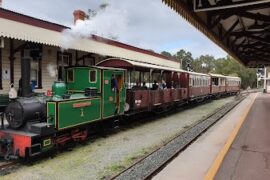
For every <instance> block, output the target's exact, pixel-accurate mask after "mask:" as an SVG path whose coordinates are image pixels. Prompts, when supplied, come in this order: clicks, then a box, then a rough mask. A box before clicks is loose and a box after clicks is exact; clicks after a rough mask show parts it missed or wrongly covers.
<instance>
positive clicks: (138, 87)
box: [132, 81, 141, 90]
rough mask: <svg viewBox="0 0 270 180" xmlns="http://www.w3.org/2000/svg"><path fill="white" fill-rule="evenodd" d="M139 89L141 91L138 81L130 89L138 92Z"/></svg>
mask: <svg viewBox="0 0 270 180" xmlns="http://www.w3.org/2000/svg"><path fill="white" fill-rule="evenodd" d="M139 89H141V85H140V83H139V81H136V85H135V86H133V87H132V90H139Z"/></svg>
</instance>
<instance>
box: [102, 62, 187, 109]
mask: <svg viewBox="0 0 270 180" xmlns="http://www.w3.org/2000/svg"><path fill="white" fill-rule="evenodd" d="M98 65H99V66H105V67H118V68H123V69H126V70H127V76H126V86H127V98H126V103H127V107H128V108H127V109H126V110H127V111H129V112H138V111H151V110H153V109H156V108H160V107H167V106H170V105H177V104H181V103H184V102H187V100H188V82H189V81H188V77H189V76H188V72H187V71H183V70H180V69H176V68H170V67H166V66H159V65H153V64H149V63H143V62H137V61H131V60H126V59H117V58H110V59H107V60H104V61H102V62H100V63H99V64H98Z"/></svg>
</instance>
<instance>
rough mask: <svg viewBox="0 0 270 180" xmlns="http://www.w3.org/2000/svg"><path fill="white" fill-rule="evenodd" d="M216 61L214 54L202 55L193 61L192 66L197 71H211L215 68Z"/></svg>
mask: <svg viewBox="0 0 270 180" xmlns="http://www.w3.org/2000/svg"><path fill="white" fill-rule="evenodd" d="M215 61H216V60H215V58H214V56H211V55H202V56H200V57H199V58H196V59H195V60H194V61H193V63H192V66H193V69H194V71H195V72H200V73H210V72H213V71H214V70H215V66H216V64H215Z"/></svg>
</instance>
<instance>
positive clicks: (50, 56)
mask: <svg viewBox="0 0 270 180" xmlns="http://www.w3.org/2000/svg"><path fill="white" fill-rule="evenodd" d="M23 43H24V41H19V40H14V48H17V47H19V46H20V45H22V44H23ZM60 51H61V50H60V48H59V47H54V46H48V45H43V46H42V60H41V63H42V70H41V71H42V77H41V78H42V88H40V89H35V92H44V93H46V92H47V90H50V89H51V86H52V84H53V82H54V81H56V80H57V79H58V78H57V77H52V76H51V75H50V74H49V71H48V68H47V67H48V66H49V65H52V66H55V67H57V53H58V52H60ZM67 52H68V53H71V54H72V64H71V65H75V63H76V51H75V50H68V51H67ZM85 54H87V52H82V51H78V57H82V56H83V55H85ZM21 55H22V54H21V51H19V52H17V53H16V54H15V61H14V87H15V89H16V90H18V89H19V80H20V78H21ZM9 56H10V39H7V38H5V39H4V48H3V49H2V71H3V73H4V72H5V71H8V72H9V75H10V74H11V72H10V60H9ZM93 56H94V57H95V63H98V62H100V61H102V60H103V59H104V58H105V57H104V56H101V55H97V54H96V55H93ZM165 61H166V60H165ZM3 73H2V87H3V88H2V89H0V94H7V93H8V92H9V89H10V76H8V77H7V76H4V75H3Z"/></svg>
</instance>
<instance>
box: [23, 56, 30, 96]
mask: <svg viewBox="0 0 270 180" xmlns="http://www.w3.org/2000/svg"><path fill="white" fill-rule="evenodd" d="M21 77H22V78H21V94H22V97H29V96H31V92H32V90H31V86H30V58H28V57H23V58H22V60H21Z"/></svg>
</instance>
